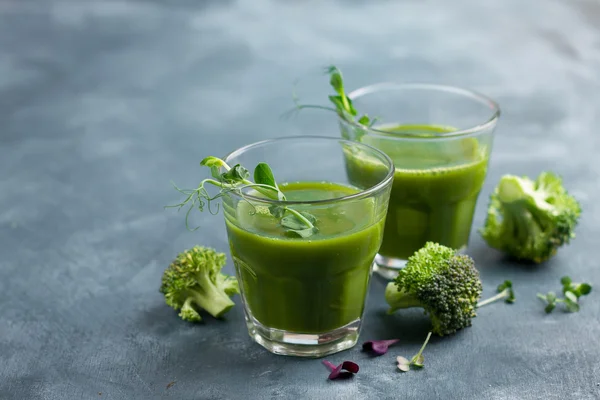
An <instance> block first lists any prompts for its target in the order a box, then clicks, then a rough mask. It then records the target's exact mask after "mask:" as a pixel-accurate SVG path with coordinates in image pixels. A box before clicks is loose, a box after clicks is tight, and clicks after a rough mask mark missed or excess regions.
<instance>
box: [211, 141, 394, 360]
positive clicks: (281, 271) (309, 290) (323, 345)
mask: <svg viewBox="0 0 600 400" xmlns="http://www.w3.org/2000/svg"><path fill="white" fill-rule="evenodd" d="M347 159H360V160H362V162H363V163H365V165H369V168H368V169H365V170H363V171H356V175H354V178H355V182H350V181H349V178H348V175H347V174H346V169H345V160H347ZM225 162H226V163H227V164H229V165H231V166H234V165H236V164H241V165H243V166H247V167H248V168H251V166H254V165H257V164H258V163H268V164H269V165H270V167H271V168H272V170H273V174H274V178H275V180H276V181H277V183H278V187H279V189H280V190H281V192H283V194H284V195H285V201H277V200H272V199H269V198H266V197H265V196H262V195H261V194H260V193H258V192H257V191H256V190H254V189H252V188H249V189H248V190H245V191H244V192H243V193H240V194H233V193H232V194H231V195H230V196H228V197H225V198H224V201H223V207H224V214H225V222H226V227H227V236H228V239H229V245H230V250H231V256H232V258H233V262H234V265H235V267H236V275H237V277H238V280H239V282H240V289H241V295H242V300H243V303H244V308H245V315H246V323H247V326H248V332H249V333H250V336H251V337H252V338H253V339H254V340H255V341H256V342H258V343H259V344H261V345H262V346H263V347H265V348H266V349H268V350H270V351H271V352H273V353H277V354H284V355H295V356H306V357H321V356H324V355H326V354H331V353H335V352H338V351H341V350H344V349H347V348H350V347H352V346H354V345H355V344H356V341H357V339H358V335H359V331H360V326H361V320H362V315H363V311H364V306H365V299H366V296H367V292H368V288H369V279H370V276H371V272H372V265H373V260H374V258H375V255H376V254H377V251H378V250H379V247H380V245H381V240H382V237H383V229H384V222H385V216H386V214H387V206H388V201H389V195H390V190H391V185H392V181H393V178H394V168H393V164H392V161H391V159H390V158H389V157H388V156H386V155H385V154H384V153H383V152H381V151H379V150H377V149H375V148H373V147H370V146H367V145H364V144H360V143H356V142H352V141H347V140H343V139H338V138H332V137H329V138H328V137H311V136H303V137H290V138H280V139H273V140H267V141H263V142H259V143H255V144H252V145H249V146H246V147H244V148H241V149H239V150H236V151H234V152H233V153H231V154H230V155H229V156H227V157H226V158H225ZM284 208H286V209H288V211H286V214H284V215H288V216H287V217H285V218H290V217H291V216H292V213H291V212H290V211H289V209H291V210H293V211H294V212H296V213H302V215H304V216H305V217H306V218H308V219H310V220H311V221H313V222H314V225H315V227H316V231H314V232H313V233H312V234H310V235H306V236H302V235H299V234H297V233H295V232H290V231H289V229H286V228H288V227H289V224H287V225H286V224H285V223H283V221H284V219H285V218H284V219H282V218H280V217H276V215H278V212H277V210H279V211H283V209H284ZM296 222H298V221H296ZM299 228H303V226H300V227H299Z"/></svg>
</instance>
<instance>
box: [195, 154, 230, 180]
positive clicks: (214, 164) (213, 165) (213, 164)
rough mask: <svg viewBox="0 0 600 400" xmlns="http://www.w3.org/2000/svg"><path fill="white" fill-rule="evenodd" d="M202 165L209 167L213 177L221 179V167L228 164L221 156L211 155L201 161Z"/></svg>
mask: <svg viewBox="0 0 600 400" xmlns="http://www.w3.org/2000/svg"><path fill="white" fill-rule="evenodd" d="M200 165H201V166H203V167H209V168H210V174H211V175H212V177H213V178H215V179H218V180H220V179H221V172H220V169H221V167H224V166H226V165H227V164H226V163H225V161H223V160H221V159H220V158H217V157H213V156H209V157H206V158H205V159H204V160H202V161H200Z"/></svg>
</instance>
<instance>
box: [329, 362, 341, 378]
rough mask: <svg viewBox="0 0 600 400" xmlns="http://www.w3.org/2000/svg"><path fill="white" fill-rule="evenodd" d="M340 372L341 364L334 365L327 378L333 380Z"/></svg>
mask: <svg viewBox="0 0 600 400" xmlns="http://www.w3.org/2000/svg"><path fill="white" fill-rule="evenodd" d="M341 374H342V364H340V365H338V366H337V367H335V369H334V370H333V371H331V373H330V374H329V379H331V380H334V379H337V378H339V377H340V375H341Z"/></svg>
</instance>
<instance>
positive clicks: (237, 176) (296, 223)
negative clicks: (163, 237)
mask: <svg viewBox="0 0 600 400" xmlns="http://www.w3.org/2000/svg"><path fill="white" fill-rule="evenodd" d="M200 165H201V166H204V167H208V168H210V170H211V175H212V178H207V179H204V180H203V181H202V182H200V185H199V186H198V187H197V188H196V189H180V188H178V187H177V186H175V185H173V186H175V189H176V190H177V191H178V192H180V193H182V194H184V195H185V196H186V198H185V199H184V200H183V201H182V202H181V203H179V204H175V205H172V206H167V207H174V208H177V209H178V210H180V209H181V208H183V207H185V206H188V210H187V213H186V217H185V223H186V227H187V228H188V229H190V226H189V215H190V213H191V211H192V210H193V209H194V208H197V209H198V210H199V211H200V212H202V211H204V210H205V209H208V210H209V212H210V213H211V214H216V213H217V212H218V210H219V209H218V206H217V209H216V211H215V212H213V211H212V208H211V202H213V201H214V200H217V199H219V198H221V197H223V196H226V195H229V194H230V193H233V194H237V195H238V196H240V197H241V198H243V199H244V200H246V201H248V202H249V203H250V204H252V205H253V206H254V207H255V210H257V209H258V207H261V208H260V210H257V212H261V213H263V212H264V211H267V210H268V213H270V214H271V215H272V216H273V217H275V218H278V219H279V223H280V225H281V226H282V227H283V228H285V230H286V232H287V233H289V234H292V235H295V236H299V237H302V238H307V237H309V236H311V235H313V234H314V233H316V232H317V228H316V226H315V223H316V221H317V219H316V218H315V217H314V216H313V215H312V214H309V213H308V212H304V211H302V212H300V211H297V210H294V209H293V208H290V207H288V206H286V205H284V204H282V203H278V204H273V205H271V206H269V207H268V208H267V207H264V206H255V205H254V204H253V203H252V202H250V201H249V200H248V199H247V198H246V194H247V193H245V191H247V190H248V189H254V190H255V191H256V192H258V193H260V194H262V195H263V196H265V197H266V198H268V199H271V200H277V201H279V202H285V201H286V197H285V194H284V193H283V192H282V191H281V190H280V189H279V185H278V184H277V182H276V181H275V177H274V175H273V171H272V170H271V167H270V166H269V165H268V164H267V163H259V164H258V165H257V166H256V167H255V168H254V182H252V181H250V180H249V178H250V172H249V171H248V170H247V169H246V168H244V167H243V166H242V165H240V164H236V165H235V166H233V167H230V166H229V165H227V163H226V162H225V161H223V160H221V159H220V158H217V157H213V156H210V157H206V158H205V159H204V160H202V161H201V162H200ZM221 169H224V170H225V172H221ZM207 184H208V185H212V186H215V187H217V188H219V192H218V193H217V194H215V195H214V196H211V195H210V194H209V193H208V190H206V187H205V186H206V185H207ZM196 229H198V227H196V228H193V229H190V230H196Z"/></svg>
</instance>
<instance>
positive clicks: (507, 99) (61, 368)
mask: <svg viewBox="0 0 600 400" xmlns="http://www.w3.org/2000/svg"><path fill="white" fill-rule="evenodd" d="M332 62H334V63H336V64H338V65H339V66H340V67H342V68H343V70H344V71H345V75H346V78H347V80H348V82H351V86H352V87H357V86H359V85H363V84H367V83H372V82H375V81H382V80H401V81H432V82H441V83H448V84H455V85H464V86H468V87H471V88H474V89H477V90H479V91H482V92H484V93H486V94H488V95H490V96H492V97H494V98H495V99H497V100H498V102H499V103H500V104H501V106H502V108H503V112H504V113H503V116H502V120H501V123H500V125H499V128H498V131H497V139H496V142H495V143H496V144H495V150H494V154H493V158H492V161H491V169H490V174H489V179H488V182H487V184H486V186H485V189H484V192H483V193H482V197H481V201H480V203H479V207H478V210H477V216H476V221H475V226H480V225H481V223H482V220H483V217H484V208H485V202H486V198H487V196H488V194H489V191H490V189H491V188H492V186H493V184H494V183H495V182H496V181H497V179H498V178H499V176H500V175H501V174H502V173H505V172H512V173H517V174H521V173H524V174H536V173H538V172H539V171H541V170H542V169H546V168H552V169H554V170H556V171H557V172H559V173H561V174H563V175H564V176H565V177H566V182H567V185H568V187H569V188H570V190H571V191H572V192H573V193H574V194H575V195H576V196H578V198H579V199H580V200H581V202H582V204H583V207H584V209H585V212H584V216H583V218H582V223H581V225H580V226H579V229H578V238H577V239H576V240H575V241H574V242H573V244H572V245H571V246H570V247H568V248H565V249H564V250H563V251H561V252H560V253H559V255H558V256H557V257H556V258H555V259H553V260H552V261H551V262H549V263H547V264H546V265H544V266H541V267H539V268H535V269H531V268H523V267H519V266H517V265H514V264H511V263H508V262H506V261H504V260H503V259H502V257H500V256H499V254H498V253H496V252H494V251H492V250H490V249H489V248H487V247H486V246H485V244H484V243H483V242H482V241H481V239H480V238H479V237H478V236H477V235H473V238H472V244H471V254H472V255H473V256H474V258H475V259H476V261H477V262H478V265H479V266H480V268H481V273H482V277H483V280H484V285H485V287H486V289H485V291H486V294H488V293H491V292H493V287H494V285H496V284H497V283H498V282H499V281H500V280H503V279H505V278H509V279H512V280H513V281H514V282H515V284H516V285H517V288H518V296H519V300H518V303H516V304H515V305H513V306H505V305H502V304H498V305H495V306H492V307H490V308H487V309H484V310H483V309H482V310H481V311H480V315H479V317H478V318H477V319H476V320H475V321H474V326H473V327H472V328H469V329H466V330H464V331H463V332H460V333H459V334H457V335H455V336H453V337H449V338H445V339H443V340H442V339H435V340H433V342H432V343H431V344H430V346H429V347H428V348H427V351H426V356H427V366H426V368H425V369H424V370H422V371H420V372H415V373H410V374H405V375H401V374H398V373H396V372H395V364H394V356H395V355H396V354H403V355H411V354H414V352H416V350H417V348H418V346H419V344H420V342H421V340H422V338H423V336H424V334H425V333H426V331H427V329H428V324H427V321H426V320H425V319H424V318H423V317H422V315H421V314H420V313H418V312H407V313H403V314H398V315H395V316H393V317H387V316H385V315H384V311H385V304H384V301H383V297H382V289H383V287H384V285H383V282H382V281H380V280H377V279H375V280H374V281H373V282H372V290H371V293H370V298H369V300H368V311H367V313H366V326H365V329H364V331H363V335H362V338H363V339H366V338H382V337H399V338H401V339H402V343H401V345H399V346H397V347H396V348H395V349H394V351H392V352H391V353H390V354H388V355H386V356H384V357H380V358H377V359H368V357H367V356H365V355H364V354H362V353H361V352H360V351H359V349H358V348H355V349H352V350H349V351H347V352H344V353H341V354H337V355H335V356H332V357H330V359H331V360H332V361H334V362H336V361H341V360H344V359H353V360H356V361H358V362H359V363H360V365H361V372H360V373H359V374H358V375H357V376H356V377H355V378H354V379H352V380H348V381H342V382H329V381H327V380H326V370H325V368H324V367H323V366H322V365H321V364H320V362H319V361H317V360H301V359H293V358H285V357H280V356H274V355H271V354H269V353H267V352H266V351H264V350H263V349H262V348H261V347H259V346H258V345H256V344H253V343H252V342H251V341H250V339H249V338H248V335H247V333H246V331H245V328H244V324H243V316H242V309H241V307H239V306H238V307H235V308H234V310H233V311H232V312H231V313H230V314H229V315H227V320H226V321H215V320H212V319H208V318H207V319H206V323H205V324H202V325H195V326H194V325H190V324H187V323H184V322H182V321H180V320H179V319H178V317H177V316H176V313H175V312H173V311H172V310H171V309H169V308H168V307H166V305H165V304H164V302H163V298H162V296H161V295H160V293H158V286H159V281H160V276H161V272H162V271H163V269H164V268H165V266H166V265H167V264H168V263H169V261H170V260H171V259H172V258H173V257H174V256H175V254H176V253H177V252H178V251H181V250H183V249H184V248H187V247H189V246H192V245H194V244H196V243H200V244H204V245H208V246H213V247H216V248H217V249H219V250H221V251H226V250H227V244H226V237H225V231H224V226H223V223H222V219H221V218H222V217H221V216H217V217H212V216H210V215H207V216H203V217H202V218H201V219H200V223H202V224H203V226H205V227H207V228H206V229H203V230H200V231H198V232H196V233H189V232H187V231H186V230H185V228H184V224H183V217H182V215H181V214H177V213H175V212H169V211H164V210H163V208H162V206H163V205H165V204H168V203H170V202H172V201H174V200H176V199H177V198H178V197H177V196H176V193H175V192H174V191H173V190H172V188H171V187H170V183H169V181H170V180H171V179H175V180H177V181H178V183H181V184H182V185H191V184H194V183H197V181H198V179H199V176H200V174H202V173H203V171H202V170H200V168H199V167H198V161H199V160H200V158H201V157H203V156H205V155H208V154H209V153H211V154H212V153H217V154H223V153H225V152H226V151H228V150H231V149H233V148H234V147H237V146H240V145H243V144H247V143H250V142H252V141H256V140H258V139H263V138H268V137H275V136H280V135H292V134H307V133H311V134H326V135H336V134H337V132H336V126H335V122H334V121H333V118H332V117H331V115H330V114H324V113H315V112H312V113H308V112H307V113H304V114H302V115H300V116H298V117H297V118H295V119H293V120H290V121H282V120H280V119H279V118H278V116H279V114H280V113H281V112H282V111H284V110H286V109H287V107H288V106H289V105H290V104H291V100H290V93H291V83H292V82H293V80H294V79H295V78H297V77H306V78H305V79H304V80H303V81H302V85H301V91H300V94H301V95H303V96H304V98H305V99H306V100H312V101H321V99H322V98H324V96H325V94H326V93H327V92H328V87H327V85H326V80H325V79H324V78H323V77H320V76H319V75H318V73H317V71H318V70H319V68H320V67H322V66H323V65H326V64H329V63H332ZM598 126H600V6H599V4H598V2H597V1H593V0H589V1H581V0H570V1H567V0H564V1H522V0H504V1H496V2H491V1H490V2H483V1H467V0H456V1H452V2H447V1H444V0H436V1H397V2H392V1H345V2H343V1H337V2H333V1H319V2H317V1H274V0H273V1H269V0H244V1H237V2H236V1H213V2H207V1H201V0H181V1H166V0H165V1H158V0H155V1H150V0H147V1H142V0H121V1H117V0H97V1H86V0H72V1H61V0H47V1H27V0H14V1H7V0H2V1H0V398H1V399H49V400H50V399H98V398H102V399H159V398H173V399H238V398H239V399H264V398H311V399H312V398H324V399H349V398H355V399H388V398H389V399H391V398H401V397H402V398H420V399H434V398H440V399H592V398H600V361H599V360H600V339H599V333H600V323H599V315H600V297H599V296H600V294H598V293H595V294H594V293H592V295H590V296H589V297H588V298H586V299H585V305H584V306H583V308H582V311H581V312H580V313H579V314H564V313H560V312H557V313H555V314H552V315H549V316H546V315H545V314H544V313H543V311H542V305H541V303H539V302H538V300H536V298H535V293H536V292H538V291H547V290H549V289H556V288H557V284H558V280H559V278H560V277H561V276H562V275H563V274H571V275H572V276H573V277H575V278H581V279H586V280H590V281H592V282H595V283H596V284H597V285H600V272H598V267H599V266H598V244H597V243H598V237H599V236H598V235H599V234H600V228H599V227H598V226H599V225H600V206H598V204H597V197H598V196H599V195H600V189H599V188H598V182H599V175H600V164H599V163H598V162H597V157H598V155H597V154H598V150H600V146H599V144H600V139H599V136H598V132H597V130H598ZM227 271H228V272H231V271H232V266H231V264H229V265H228V266H227ZM236 301H237V302H238V303H239V299H237V300H236ZM173 381H174V382H175V384H174V385H172V386H171V387H170V388H167V385H168V384H169V383H170V382H173Z"/></svg>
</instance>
